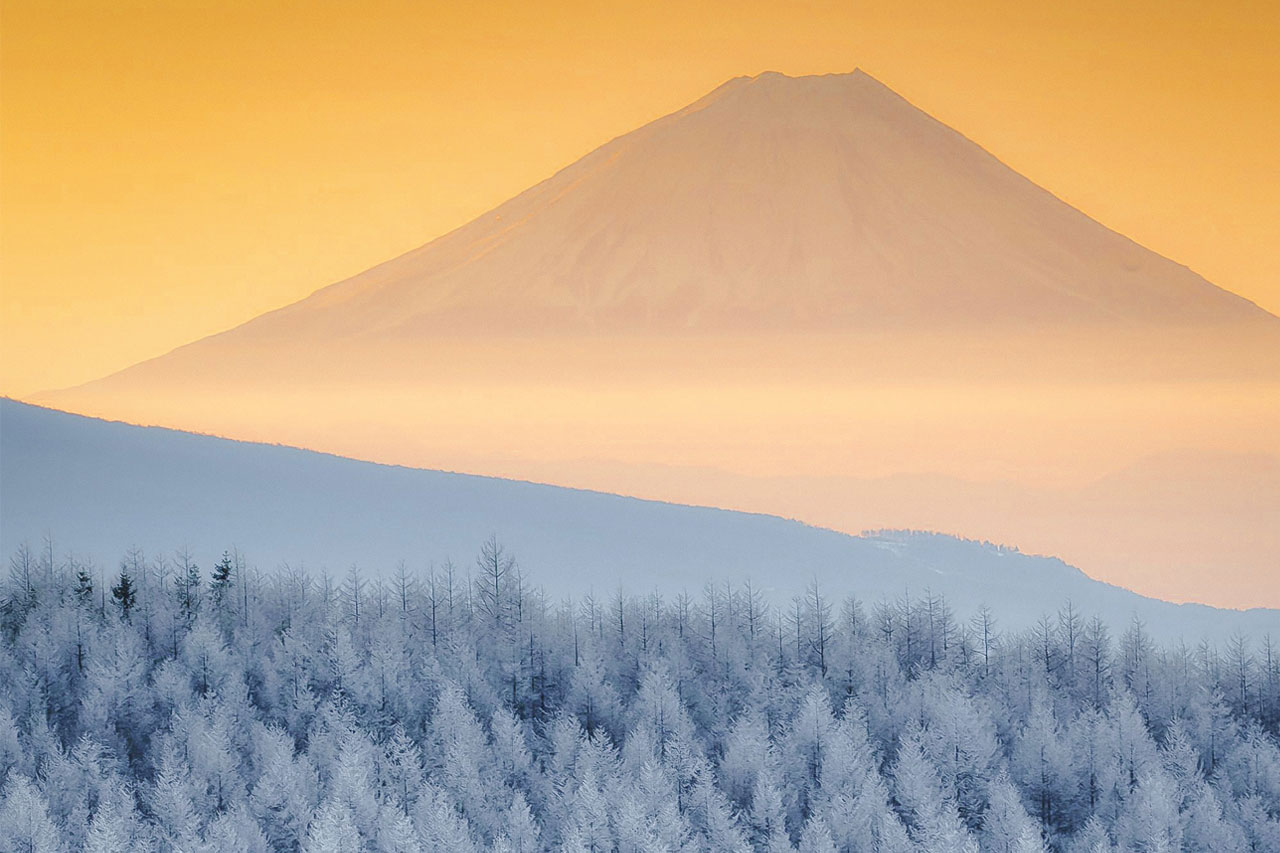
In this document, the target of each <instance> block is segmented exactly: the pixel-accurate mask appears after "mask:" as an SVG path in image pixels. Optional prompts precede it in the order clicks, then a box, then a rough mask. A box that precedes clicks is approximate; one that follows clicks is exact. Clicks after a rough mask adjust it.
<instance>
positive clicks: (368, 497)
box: [0, 400, 1280, 640]
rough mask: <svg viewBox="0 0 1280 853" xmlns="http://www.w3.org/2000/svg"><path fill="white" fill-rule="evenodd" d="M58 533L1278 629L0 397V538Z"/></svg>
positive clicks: (1044, 564) (553, 590) (906, 538)
mask: <svg viewBox="0 0 1280 853" xmlns="http://www.w3.org/2000/svg"><path fill="white" fill-rule="evenodd" d="M46 534H48V535H52V536H53V538H54V542H55V547H56V548H57V549H59V550H60V551H63V552H65V551H68V550H70V551H73V552H75V553H76V554H77V555H78V556H80V557H82V558H91V559H93V560H94V561H95V562H96V563H97V564H98V565H107V566H108V567H111V566H113V565H114V563H115V561H117V560H119V559H120V557H121V555H123V554H124V553H125V551H126V550H127V549H128V548H130V547H131V546H134V545H137V546H140V547H142V548H144V549H150V550H156V549H159V550H164V551H172V550H173V549H176V548H178V547H180V546H187V547H189V548H190V549H191V551H192V553H193V554H195V555H196V557H197V560H198V561H200V562H201V563H202V565H206V566H208V565H211V564H212V563H213V561H214V560H215V559H216V557H217V556H219V555H220V554H221V553H222V551H223V550H224V549H230V548H238V549H240V551H241V552H242V553H243V554H244V555H245V557H246V559H247V560H248V562H249V563H250V564H251V565H256V566H257V567H258V568H260V569H262V570H264V571H269V570H272V569H274V568H276V567H277V566H279V565H280V564H282V563H285V562H288V563H290V564H293V565H299V564H302V565H305V566H306V567H307V568H308V569H310V570H313V571H318V570H320V569H322V568H325V569H328V570H329V571H331V572H333V573H334V574H339V573H342V572H345V571H346V570H347V569H348V568H349V567H350V566H351V565H352V564H358V565H359V566H360V567H361V568H362V569H363V570H365V571H366V572H368V573H370V574H375V573H384V574H389V573H390V572H391V571H392V569H393V567H394V566H395V565H396V563H397V562H398V561H399V560H402V559H403V560H406V561H408V562H409V563H410V564H411V565H416V566H420V567H424V568H425V567H426V565H427V564H428V563H431V562H434V563H435V564H436V565H439V564H440V563H441V562H443V561H444V560H446V559H452V560H453V561H454V562H455V563H457V564H458V565H459V566H461V567H464V568H465V567H470V565H471V564H472V559H473V557H474V555H475V553H476V551H477V550H478V548H479V546H480V544H481V542H482V541H483V540H484V539H486V538H487V537H488V536H489V535H491V534H496V535H497V536H498V538H499V539H500V540H501V541H502V542H503V543H504V544H505V545H506V547H507V548H508V549H510V550H511V551H512V552H513V553H514V554H515V555H516V556H517V558H518V559H519V560H520V563H521V565H522V566H523V567H524V568H525V570H526V571H527V572H528V573H529V574H530V575H531V577H532V579H533V580H534V582H535V583H537V584H539V585H542V586H544V587H545V588H546V589H547V591H548V592H549V593H550V594H551V595H552V596H553V597H558V596H560V595H566V594H575V595H576V594H581V592H582V591H583V590H587V589H591V588H594V589H596V590H597V591H598V592H599V593H600V594H608V593H611V592H612V591H614V590H615V589H617V588H618V587H619V586H621V587H622V588H624V589H626V590H628V591H629V592H632V593H643V592H647V591H649V590H650V589H653V588H656V589H657V590H659V591H661V592H663V593H666V594H668V595H670V594H675V593H678V592H679V591H680V590H682V589H688V590H690V591H697V590H698V589H700V588H701V587H702V585H703V584H704V583H705V582H706V581H709V580H717V579H718V580H734V581H741V580H743V579H746V578H750V579H752V581H753V582H754V583H756V584H757V585H759V586H761V587H763V588H765V589H767V590H769V591H770V592H771V593H772V594H773V595H774V596H775V597H776V598H777V599H779V600H789V599H790V597H791V596H792V595H795V594H800V593H802V592H803V591H804V587H805V585H806V584H807V583H808V582H809V581H810V580H812V579H814V578H816V579H817V580H818V581H819V583H820V584H821V585H822V586H823V587H825V588H826V589H827V590H829V591H830V593H831V594H832V595H835V596H843V595H846V594H853V595H856V596H858V597H859V598H861V599H863V600H865V601H869V602H874V601H877V600H879V599H881V598H883V597H891V598H895V599H896V598H898V597H901V596H904V595H910V596H920V595H923V594H924V593H925V592H926V591H932V592H934V593H939V594H942V595H944V596H945V597H946V598H947V599H948V600H949V601H950V602H951V603H952V605H953V606H954V607H955V608H956V610H957V611H958V613H959V615H961V617H962V618H963V617H966V616H967V615H968V614H969V613H970V612H972V611H973V610H974V609H976V608H977V607H979V606H980V605H982V604H987V605H989V606H990V607H991V608H992V609H993V610H995V611H996V612H997V613H998V614H1000V618H1001V619H1002V620H1003V623H1004V624H1005V625H1006V626H1008V627H1010V628H1013V627H1018V626H1027V625H1030V624H1031V623H1032V622H1034V621H1035V620H1036V619H1037V618H1039V617H1040V616H1041V615H1042V614H1044V613H1048V612H1054V611H1056V610H1057V609H1058V608H1059V607H1060V606H1061V605H1062V604H1063V603H1064V602H1065V601H1067V600H1068V599H1069V600H1071V601H1072V602H1073V603H1074V605H1075V606H1076V607H1077V608H1079V609H1080V610H1082V611H1084V612H1086V613H1098V614H1100V615H1102V616H1103V617H1105V618H1106V619H1107V620H1108V621H1109V622H1110V623H1111V624H1112V625H1113V626H1114V627H1116V628H1123V626H1124V625H1125V624H1126V623H1127V622H1129V621H1130V619H1131V618H1132V616H1133V615H1135V614H1136V615H1137V616H1139V617H1140V618H1141V619H1143V620H1144V621H1145V622H1146V623H1147V625H1148V627H1149V629H1150V630H1151V632H1152V633H1153V634H1155V635H1157V636H1160V637H1164V638H1176V637H1186V638H1187V639H1188V640H1193V639H1197V638H1199V637H1201V636H1210V637H1213V638H1216V639H1223V638H1226V637H1228V636H1229V635H1231V634H1232V633H1234V632H1243V633H1247V634H1251V635H1253V636H1255V637H1261V636H1262V635H1264V634H1266V633H1280V612H1277V611H1274V610H1261V609H1259V610H1251V611H1243V612H1241V611H1230V610H1219V609H1214V608H1209V607H1204V606H1200V605H1174V604H1170V603H1167V602H1162V601H1157V600H1154V599H1149V598H1144V597H1142V596H1139V595H1136V594H1135V593H1132V592H1130V591H1127V590H1124V589H1121V588H1119V587H1114V586H1111V585H1108V584H1104V583H1100V582H1098V581H1095V580H1092V579H1090V578H1089V577H1087V576H1086V575H1085V574H1083V573H1082V572H1080V571H1079V570H1077V569H1074V568H1072V567H1071V566H1068V565H1066V564H1064V563H1062V562H1061V561H1059V560H1056V559H1051V558H1042V557H1032V556H1027V555H1023V554H1019V553H1017V552H1016V551H1013V550H1010V549H1006V548H998V547H994V546H990V545H983V544H978V543H972V542H965V541H960V540H957V539H953V538H950V537H944V536H938V535H933V534H894V535H885V536H867V537H856V536H849V535H845V534H841V533H836V532H833V531H830V530H824V529H820V528H814V527H809V526H806V525H803V524H800V523H798V522H794V521H789V520H785V519H781V518H776V517H772V516H766V515H752V514H747V513H739V512H729V511H724V510H718V509H711V508H704V507H691V506H680V505H675V504H667V503H660V502H654V501H643V500H637V499H633V498H627V497H620V496H617V495H610V494H603V493H598V492H588V491H579V490H573V489H565V488H559V487H554V486H546V485H537V484H533V483H526V482H517V481H511V480H500V479H493V478H487V477H478V476H470V475H464V474H453V473H446V472H441V471H429V470H420V469H411V468H401V467H391V466H384V465H376V464H372V463H367V462H359V461H355V460H351V459H344V458H340V457H335V456H329V455H325V454H320V453H314V452H309V451H303V450H297V449H293V448H287V447H280V446H273V445H264V444H249V443H243V442H236V441H229V440H225V439H219V438H212V437H208V436H200V435H193V434H189V433H182V432H176V431H172V430H166V429H159V428H143V427H136V426H130V425H126V424H122V423H114V422H106V421H100V420H95V419H91V418H85V417H81V416H77V415H70V414H66V413H62V412H57V411H53V410H49V409H42V408H38V407H34V406H29V405H25V404H22V403H17V402H14V401H11V400H3V401H0V547H2V548H3V550H4V551H5V552H6V554H11V553H13V551H14V550H15V549H16V548H17V547H18V546H19V545H20V544H21V543H22V542H27V543H30V544H31V545H32V546H33V547H37V548H38V547H39V546H40V544H41V541H42V538H43V537H44V536H45V535H46Z"/></svg>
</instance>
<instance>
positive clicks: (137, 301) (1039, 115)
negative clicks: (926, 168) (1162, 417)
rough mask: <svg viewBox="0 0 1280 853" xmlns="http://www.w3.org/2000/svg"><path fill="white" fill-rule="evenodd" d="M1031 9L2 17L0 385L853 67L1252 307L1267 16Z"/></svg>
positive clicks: (1268, 158)
mask: <svg viewBox="0 0 1280 853" xmlns="http://www.w3.org/2000/svg"><path fill="white" fill-rule="evenodd" d="M1034 5H1036V4H1028V3H1025V2H1024V0H998V2H986V3H982V4H979V5H978V6H975V4H957V3H954V2H949V0H946V1H945V2H944V0H905V2H904V0H893V2H838V3H828V2H806V3H780V2H776V0H774V2H756V0H735V1H734V2H703V3H698V4H692V3H675V2H672V3H665V2H648V3H642V4H625V3H602V2H559V3H554V4H552V3H537V2H532V3H531V2H528V0H524V2H489V3H484V4H475V5H473V4H460V3H439V4H436V3H425V2H403V3H396V2H364V3H334V2H324V0H310V2H297V3H286V2H271V1H270V0H253V2H241V0H219V2H208V0H192V2H186V3H173V2H169V0H109V2H102V0H78V2H77V1H76V0H5V2H4V3H3V5H2V6H0V9H2V12H0V15H2V16H3V17H2V19H0V87H2V88H0V96H2V101H0V282H2V287H3V289H2V292H0V392H3V393H7V394H26V393H29V392H33V391H36V390H39V389H43V388H48V387H53V386H60V385H67V384H72V383H77V382H81V381H84V380H88V379H91V378H95V377H97V376H100V375H102V374H104V373H106V372H109V371H112V370H115V369H118V368H121V367H125V366H127V365H128V364H131V363H133V362H136V361H138V360H140V359H143V358H146V357H149V356H152V355H156V354H159V353H161V352H164V351H166V350H168V349H170V348H172V347H174V346H176V345H179V344H182V343H184V342H186V341H189V340H191V339H194V338H197V337H200V336H203V335H206V334H209V333H211V332H215V331H219V330H221V329H224V328H226V327H228V326H231V325H233V324H235V323H237V322H239V321H242V320H244V319H247V318H249V317H251V316H254V315H256V314H258V313H261V312H262V311H265V310H268V309H270V308H274V307H277V306H279V305H282V304H284V303H287V302H290V301H293V300H295V299H297V298H299V297H301V296H303V295H305V294H307V293H309V292H310V291H312V290H314V289H316V288H317V287H320V286H322V285H324V284H327V283H329V282H331V281H334V280H337V279H340V278H343V277H345V276H347V275H350V274H352V273H355V272H358V271H360V270H361V269H364V268H365V267H367V266H369V265H371V264H373V263H376V262H378V261H381V260H384V259H386V258H388V257H390V256H392V255H394V254H397V253H399V252H401V251H404V250H406V249H409V248H412V247H413V246H416V245H418V244H420V243H422V242H425V241H426V240H428V239H429V238H431V237H434V236H436V235H438V234H440V233H442V232H444V231H447V230H449V229H450V228H452V227H454V226H456V225H459V224H461V223H463V222H464V221H466V220H468V219H470V218H471V217H473V216H475V215H477V214H479V213H482V212H483V211H485V210H486V209H488V208H490V207H492V206H493V205H495V204H497V203H498V202H500V201H502V200H504V199H506V198H508V197H510V196H511V195H514V194H515V193H517V192H519V191H520V190H522V189H524V188H525V187H527V186H528V185H530V184H532V183H534V182H536V181H538V180H540V179H541V178H543V177H546V176H547V175H548V174H550V173H551V172H552V171H554V170H555V169H557V168H559V167H561V166H564V165H567V164H568V163H570V162H571V161H573V160H575V159H576V158H578V157H579V156H581V155H582V154H584V153H586V152H587V151H588V150H590V149H591V148H593V147H595V146H597V145H599V144H600V143H602V142H604V141H606V140H608V139H609V138H611V137H613V136H616V135H618V134H621V133H624V132H626V131H628V130H630V129H632V128H634V127H636V126H638V125H640V124H642V123H644V122H646V121H648V120H650V119H652V118H655V117H657V116H659V115H662V114H664V113H667V112H670V111H672V110H675V109H677V108H679V107H681V106H683V105H684V104H686V103H688V102H690V101H692V100H694V99H695V98H697V97H699V96H700V95H702V94H704V93H705V92H706V91H708V90H710V89H711V88H713V87H715V86H716V85H717V84H719V83H721V82H723V81H724V80H725V79H727V78H729V77H732V76H736V75H739V74H754V73H757V72H759V71H762V70H766V69H775V70H779V71H783V72H786V73H789V74H803V73H817V72H828V71H847V70H850V69H851V68H853V67H855V66H859V67H862V68H864V69H865V70H867V71H868V72H870V73H871V74H873V75H875V76H877V77H878V78H879V79H881V80H882V81H883V82H885V83H887V84H888V85H889V86H891V87H893V88H894V89H896V90H897V91H899V92H900V93H901V94H903V95H904V96H906V97H907V98H908V99H909V100H911V101H913V102H914V103H916V104H917V105H918V106H920V107H922V108H923V109H925V110H926V111H928V112H930V113H932V114H933V115H935V116H936V117H938V118H940V119H942V120H943V121H945V122H947V123H948V124H951V125H952V126H954V127H956V128H957V129H959V130H961V131H962V132H964V133H965V134H967V135H968V136H970V137H971V138H973V139H975V140H977V141H978V142H979V143H981V144H982V145H984V146H985V147H986V148H988V149H989V150H991V151H992V152H993V153H995V154H996V155H997V156H999V157H1000V158H1001V159H1003V160H1004V161H1005V162H1007V163H1008V164H1010V165H1011V166H1013V167H1014V168H1015V169H1018V170H1019V171H1021V172H1023V173H1024V174H1025V175H1027V176H1028V177H1030V178H1032V179H1033V180H1035V181H1037V182H1038V183H1040V184H1042V185H1044V186H1046V187H1048V188H1049V189H1050V190H1052V191H1054V192H1056V193H1057V194H1059V195H1061V196H1062V197H1064V198H1065V199H1067V200H1068V201H1070V202H1071V203H1073V204H1075V205H1076V206H1078V207H1080V208H1082V209H1083V210H1085V211H1086V212H1088V213H1090V214H1091V215H1093V216H1095V217H1096V218H1098V219H1099V220H1101V221H1102V222H1104V223H1106V224H1107V225H1110V226H1111V227H1113V228H1116V229H1117V230H1119V231H1121V232H1123V233H1125V234H1127V235H1129V236H1131V237H1133V238H1135V239H1136V240H1138V241H1139V242H1141V243H1143V244H1145V245H1147V246H1150V247H1151V248H1153V249H1155V250H1156V251H1158V252H1161V253H1162V254H1165V255H1168V256H1170V257H1172V258H1174V259H1176V260H1178V261H1180V262H1182V263H1185V264H1187V265H1188V266H1191V267H1192V268H1194V269H1196V270H1197V271H1198V272H1201V273H1202V274H1204V275H1205V276H1207V277H1208V278H1209V279H1210V280H1212V281H1214V282H1216V283H1218V284H1220V285H1222V286H1223V287H1226V288H1228V289H1230V290H1234V291H1235V292H1237V293H1240V294H1242V295H1244V296H1247V297H1249V298H1251V299H1253V300H1254V301H1256V302H1258V303H1259V304H1261V305H1262V306H1263V307H1266V308H1268V309H1269V310H1271V311H1273V312H1280V157H1277V156H1276V153H1275V152H1276V151H1280V109H1277V108H1276V104H1277V103H1280V53H1277V52H1276V51H1275V44H1276V43H1278V42H1280V4H1277V3H1275V2H1274V0H1261V2H1244V1H1243V0H1239V1H1237V0H1215V2H1181V0H1151V1H1150V2H1147V0H1144V2H1132V3H1115V2H1096V0H1073V2H1070V3H1060V4H1044V5H1054V6H1055V7H1057V8H1052V9H1050V8H1046V9H1033V8H1030V7H1032V6H1034Z"/></svg>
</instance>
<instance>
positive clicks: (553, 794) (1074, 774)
mask: <svg viewBox="0 0 1280 853" xmlns="http://www.w3.org/2000/svg"><path fill="white" fill-rule="evenodd" d="M200 562H201V564H200V565H197V558H196V557H195V556H193V555H190V554H187V553H184V552H178V553H173V554H165V555H162V556H150V555H143V554H142V553H140V552H137V551H133V552H131V553H129V554H127V555H126V556H125V557H124V559H123V561H122V562H121V564H120V566H119V567H118V568H117V567H112V569H111V570H110V571H102V570H101V569H100V568H94V567H90V566H85V565H79V564H77V563H76V562H75V561H74V560H71V559H61V558H56V557H55V553H54V549H53V548H52V547H51V546H48V545H46V547H45V548H44V549H36V550H29V549H25V548H24V549H21V550H19V551H18V552H17V553H16V554H14V555H13V556H12V558H11V560H10V572H9V577H8V579H7V580H6V581H5V583H4V587H3V612H2V614H0V631H2V632H3V644H2V646H0V785H2V792H3V793H2V795H0V849H3V850H22V851H32V850H34V851H54V850H67V851H71V850H81V849H84V850H92V851H126V850H130V851H132V850H178V851H200V850H227V851H263V850H298V849H301V850H306V851H354V850H376V851H400V850H450V851H467V850H480V849H496V850H514V851H531V850H543V849H562V850H573V851H577V850H593V851H600V850H623V851H633V850H646V851H648V850H655V851H656V850H670V851H676V850H747V849H759V850H771V851H785V850H801V851H806V853H808V851H830V850H850V851H875V850H880V851H978V850H990V851H1000V853H1011V852H1012V851H1037V850H1049V849H1051V850H1062V851H1071V853H1076V851H1080V853H1084V851H1088V852H1089V853H1093V851H1119V850H1125V851H1129V850H1132V851H1157V850H1160V851H1173V850H1191V851H1214V853H1231V851H1241V850H1256V851H1277V850H1280V747H1278V744H1277V724H1278V723H1280V684H1278V681H1280V661H1277V660H1276V659H1275V656H1274V655H1273V653H1272V648H1271V643H1270V639H1269V638H1266V637H1256V638H1244V637H1241V638H1238V639H1236V640H1233V641H1232V642H1231V643H1230V644H1228V645H1227V646H1226V647H1224V648H1214V647H1211V646H1209V645H1207V644H1201V645H1194V646H1187V645H1182V646H1177V647H1158V646H1156V645H1155V644H1153V643H1152V642H1151V641H1150V640H1149V639H1148V637H1147V636H1146V634H1145V631H1144V628H1143V626H1142V625H1141V624H1139V623H1136V622H1135V623H1134V624H1132V625H1130V626H1129V627H1128V628H1127V630H1123V631H1114V632H1113V631H1111V630H1109V629H1108V627H1107V625H1106V624H1105V623H1104V622H1102V621H1101V620H1099V619H1096V618H1093V617H1092V616H1091V614H1089V613H1085V612H1080V611H1078V610H1077V609H1075V608H1074V607H1073V606H1072V605H1071V604H1070V603H1066V602H1062V603H1058V602H1045V606H1046V608H1049V612H1047V613H1046V615H1045V616H1044V618H1043V619H1042V620H1041V621H1040V622H1039V623H1038V624H1037V625H1036V626H1035V628H1034V629H1032V630H1030V631H1025V632H1017V633H1013V632H1005V631H1002V630H1001V625H1000V619H999V614H998V613H996V614H992V613H989V612H986V611H982V612H979V613H978V614H976V615H975V616H974V617H973V618H972V619H969V618H965V619H959V618H957V616H956V615H955V614H953V613H952V612H951V610H950V609H949V608H948V605H947V603H946V602H945V601H943V600H941V599H940V598H938V597H935V596H932V595H928V594H922V595H919V596H915V597H906V596H904V597H902V598H901V599H899V600H894V601H867V602H860V601H857V600H855V599H845V600H836V599H834V598H830V597H828V595H827V592H826V591H825V590H823V589H821V588H819V587H818V586H817V585H816V584H812V583H811V584H810V585H809V587H808V589H807V590H804V591H803V594H802V595H799V596H798V597H796V598H795V599H794V600H791V601H790V602H789V603H787V604H785V605H782V606H779V605H777V604H772V603H771V599H770V597H769V596H767V595H766V594H765V593H764V592H763V591H762V590H760V589H757V588H753V587H751V586H750V585H744V586H742V587H739V588H733V587H726V586H708V587H706V588H704V589H700V590H691V591H690V592H689V593H688V594H684V595H680V596H676V597H673V598H666V599H664V598H662V597H659V596H657V595H656V594H648V595H646V594H644V593H643V591H637V592H636V593H635V594H629V593H624V592H622V591H618V590H608V589H606V588H604V587H605V582H604V581H603V578H604V577H605V575H603V574H602V583H601V587H602V588H601V589H598V590H588V589H584V590H582V591H581V594H580V596H579V597H578V598H577V599H576V600H573V601H559V600H556V601H552V600H548V599H547V598H546V596H545V595H543V594H542V593H540V591H539V589H538V587H537V583H536V578H535V579H531V578H529V577H528V576H526V575H525V574H524V573H523V572H522V570H521V568H520V566H519V564H518V563H517V562H515V561H514V560H513V559H512V558H511V557H510V555H509V554H507V553H506V552H505V551H504V550H503V548H502V546H501V545H500V544H499V543H498V542H497V541H495V540H490V541H489V542H487V543H485V544H484V545H483V547H482V548H481V549H480V553H479V556H478V558H477V559H476V560H475V561H474V562H473V563H470V564H468V565H466V566H454V565H451V564H447V563H446V564H445V565H443V566H436V567H435V568H434V569H433V570H430V571H422V572H415V571H412V570H410V569H409V568H406V567H405V566H403V565H401V566H399V567H397V568H395V569H394V570H392V571H388V572H384V573H381V574H380V575H379V576H377V577H375V576H373V575H372V573H369V574H365V573H362V572H361V570H359V569H356V568H352V569H351V570H350V571H348V572H346V573H345V574H343V575H341V576H333V575H329V574H327V573H324V572H310V573H309V572H307V571H304V570H301V569H296V568H289V567H282V568H281V569H279V570H277V571H275V572H273V573H261V572H257V571H254V570H252V569H249V568H247V567H246V565H245V563H244V561H243V560H241V559H240V558H239V557H238V556H237V555H235V554H226V555H223V556H222V557H221V558H218V557H215V558H214V559H213V560H207V559H206V560H202V561H200ZM799 583H800V584H803V579H801V580H800V581H799Z"/></svg>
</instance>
